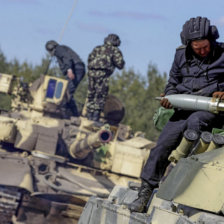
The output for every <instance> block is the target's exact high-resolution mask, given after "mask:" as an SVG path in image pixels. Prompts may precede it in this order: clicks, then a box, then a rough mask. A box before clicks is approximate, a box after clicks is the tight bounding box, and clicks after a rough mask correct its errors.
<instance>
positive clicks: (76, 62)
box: [45, 40, 85, 117]
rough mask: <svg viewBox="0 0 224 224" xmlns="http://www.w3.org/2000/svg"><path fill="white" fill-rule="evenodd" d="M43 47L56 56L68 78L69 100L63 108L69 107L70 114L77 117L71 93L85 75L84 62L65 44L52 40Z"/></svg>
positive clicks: (72, 93)
mask: <svg viewBox="0 0 224 224" xmlns="http://www.w3.org/2000/svg"><path fill="white" fill-rule="evenodd" d="M45 47H46V50H47V51H48V52H49V53H50V55H51V56H55V57H56V58H57V61H58V64H59V67H60V69H61V71H62V73H63V75H64V76H66V79H67V80H68V91H69V94H70V100H69V102H68V103H67V104H66V105H65V108H69V109H70V110H71V112H72V116H75V117H77V116H79V113H78V109H77V106H76V103H75V100H74V98H73V95H74V93H75V91H76V89H77V87H78V85H79V83H80V82H81V80H82V79H83V77H84V75H85V64H84V63H83V61H82V60H81V59H80V57H79V56H78V54H77V53H76V52H74V51H73V50H72V49H71V48H69V47H67V46H65V45H59V44H58V43H57V42H56V41H54V40H50V41H48V42H47V43H46V45H45Z"/></svg>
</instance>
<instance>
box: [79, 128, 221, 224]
mask: <svg viewBox="0 0 224 224" xmlns="http://www.w3.org/2000/svg"><path fill="white" fill-rule="evenodd" d="M223 135H224V130H222V129H213V131H212V132H202V133H201V135H200V137H199V138H197V139H195V144H192V147H191V149H190V151H189V152H188V154H186V153H185V152H186V147H188V144H182V146H181V147H180V146H178V147H177V149H176V150H173V152H172V153H171V155H170V157H169V160H170V161H172V162H171V163H170V165H169V166H168V167H167V170H166V172H165V175H164V177H163V178H162V180H161V183H160V185H159V188H158V189H154V191H153V194H152V196H151V198H150V199H149V201H148V204H147V210H146V212H145V213H136V212H133V213H131V212H130V211H129V210H128V208H127V206H128V205H129V204H130V203H131V202H132V201H134V200H135V199H136V198H137V194H138V191H137V190H138V188H139V186H138V185H137V184H136V185H135V186H134V185H131V186H129V187H122V186H119V185H116V186H115V187H114V189H113V190H112V192H111V194H110V196H109V197H108V198H107V199H102V198H99V197H96V196H92V197H91V198H90V199H89V201H88V202H87V203H86V205H85V208H84V210H83V213H82V215H81V217H80V219H79V222H78V223H79V224H105V223H107V224H118V223H122V224H143V223H144V224H202V223H203V224H213V223H216V224H221V223H224V209H223V208H224V193H223V183H224V172H223V171H224V136H223ZM187 151H188V150H187ZM174 157H175V159H174ZM174 161H175V162H174Z"/></svg>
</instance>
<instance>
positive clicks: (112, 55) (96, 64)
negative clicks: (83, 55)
mask: <svg viewBox="0 0 224 224" xmlns="http://www.w3.org/2000/svg"><path fill="white" fill-rule="evenodd" d="M120 43H121V41H120V38H119V36H118V35H116V34H109V35H108V36H107V37H106V38H105V39H104V44H103V45H101V46H97V47H95V48H94V49H93V51H92V52H91V53H90V54H89V57H88V72H87V75H88V95H87V104H86V108H87V118H88V119H89V120H93V121H98V120H99V117H100V113H101V111H103V109H104V104H105V100H106V97H107V95H108V91H109V77H110V75H111V74H112V73H113V71H114V69H115V68H116V67H117V68H118V69H122V68H123V67H124V64H125V62H124V59H123V56H122V53H121V51H120V49H119V48H118V46H119V45H120Z"/></svg>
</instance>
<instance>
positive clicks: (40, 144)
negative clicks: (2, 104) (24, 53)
mask: <svg viewBox="0 0 224 224" xmlns="http://www.w3.org/2000/svg"><path fill="white" fill-rule="evenodd" d="M67 85H68V82H67V80H64V79H61V78H58V77H52V76H47V75H45V76H40V78H39V79H37V80H35V81H34V82H33V83H29V84H28V83H24V82H23V81H22V80H21V79H17V78H15V77H13V76H12V75H9V74H0V92H2V93H5V94H9V95H10V96H11V99H12V100H11V110H10V111H3V110H2V111H1V114H0V194H1V195H2V196H1V197H0V208H1V209H0V210H1V211H3V212H1V211H0V220H1V223H11V222H13V223H29V224H32V223H56V224H57V223H65V224H66V223H69V224H70V223H72V224H73V223H77V220H78V219H79V216H80V213H81V211H82V208H83V207H84V205H85V203H86V201H87V200H88V198H89V197H90V196H92V195H95V196H99V197H101V198H102V197H107V196H108V195H109V193H110V191H111V190H112V188H113V187H114V185H115V184H120V185H122V186H128V183H129V182H130V181H133V180H134V181H140V173H141V170H142V167H143V165H144V163H145V161H146V159H147V156H148V154H149V150H150V148H151V147H152V146H153V144H154V143H153V142H151V141H149V140H148V139H146V138H144V137H143V135H142V133H133V132H132V129H131V128H130V127H128V126H126V125H123V124H120V121H121V120H122V118H123V116H124V106H123V104H122V103H121V102H120V101H119V99H118V98H116V97H114V96H109V97H108V99H107V102H106V104H105V111H104V113H103V114H102V115H101V119H100V121H99V122H94V121H89V120H88V119H87V118H86V117H85V116H84V113H82V114H83V115H81V116H80V117H72V116H70V113H69V111H67V110H66V109H65V107H64V105H65V104H66V103H67V102H68V100H69V98H70V96H69V94H68V91H67ZM5 203H6V204H5ZM6 214H8V215H6Z"/></svg>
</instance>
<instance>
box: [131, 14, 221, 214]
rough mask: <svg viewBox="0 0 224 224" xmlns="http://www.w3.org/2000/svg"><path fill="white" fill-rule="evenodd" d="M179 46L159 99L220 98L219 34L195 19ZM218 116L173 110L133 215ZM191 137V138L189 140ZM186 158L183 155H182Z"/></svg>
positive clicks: (144, 174)
mask: <svg viewBox="0 0 224 224" xmlns="http://www.w3.org/2000/svg"><path fill="white" fill-rule="evenodd" d="M180 36H181V41H182V44H183V45H182V46H181V47H179V48H177V50H176V54H175V57H174V62H173V64H172V67H171V70H170V74H169V80H168V84H167V85H166V88H165V92H164V93H163V94H161V96H165V95H171V94H193V95H200V96H214V97H218V98H220V97H222V96H223V91H224V45H223V43H218V42H217V41H216V39H217V38H218V37H219V34H218V30H217V28H216V27H215V26H212V25H210V21H209V20H208V19H207V18H203V17H196V18H191V19H190V20H188V21H186V23H185V24H184V25H183V29H182V32H181V34H180ZM160 103H161V105H162V106H163V107H165V108H172V105H171V103H170V102H169V101H168V99H166V98H164V99H163V100H161V102H160ZM220 125H222V124H221V122H220V120H219V115H217V114H212V113H210V112H207V111H183V110H180V109H179V110H178V109H175V113H174V115H173V116H172V117H171V118H170V120H169V122H168V123H167V124H166V126H165V127H164V129H163V130H162V132H161V135H160V137H159V139H158V142H157V145H156V146H155V147H154V148H153V149H152V150H151V152H150V156H149V158H148V160H147V162H146V164H145V167H144V169H143V172H142V174H141V179H142V185H141V188H140V190H139V193H138V198H137V199H136V200H135V201H134V202H133V203H131V204H130V205H129V209H130V210H131V211H132V212H144V211H145V209H146V205H147V202H148V200H149V198H150V196H151V194H152V191H153V189H154V188H156V187H158V184H159V182H160V180H161V178H162V176H163V175H164V172H165V169H166V167H167V166H168V164H169V160H168V157H169V155H170V153H171V151H172V150H174V149H177V150H176V151H175V153H172V154H171V155H170V157H169V158H170V161H175V160H176V159H177V155H176V152H180V153H179V154H178V156H180V157H181V156H182V153H183V152H184V154H185V153H186V152H187V151H188V150H189V146H190V145H192V141H194V140H196V139H197V138H198V137H197V136H200V134H201V132H202V131H211V129H212V127H213V126H216V127H220ZM183 134H184V135H183ZM192 136H193V137H194V138H192ZM184 156H186V155H184Z"/></svg>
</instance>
